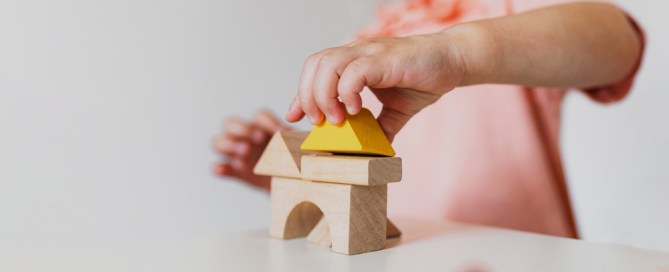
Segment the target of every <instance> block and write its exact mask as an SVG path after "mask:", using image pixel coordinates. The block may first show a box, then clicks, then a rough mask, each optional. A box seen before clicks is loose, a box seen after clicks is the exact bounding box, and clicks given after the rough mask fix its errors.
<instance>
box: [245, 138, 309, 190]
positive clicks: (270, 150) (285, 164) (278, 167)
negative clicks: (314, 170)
mask: <svg viewBox="0 0 669 272" xmlns="http://www.w3.org/2000/svg"><path fill="white" fill-rule="evenodd" d="M307 134H308V132H304V131H279V132H277V133H275V134H274V136H272V139H271V140H270V141H269V143H268V144H267V147H266V148H265V151H264V152H263V153H262V155H261V156H260V159H259V160H258V163H257V164H256V166H255V168H253V173H255V174H256V175H264V176H275V177H288V178H297V179H299V178H302V175H301V174H300V164H301V162H302V155H305V154H312V153H313V152H304V151H302V150H300V148H299V146H300V144H301V143H302V141H304V138H306V137H307Z"/></svg>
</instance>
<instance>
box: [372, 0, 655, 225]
mask: <svg viewBox="0 0 669 272" xmlns="http://www.w3.org/2000/svg"><path fill="white" fill-rule="evenodd" d="M564 2H568V1H560V0H541V1H539V0H537V1H530V0H476V1H474V0H471V1H459V0H409V1H407V2H405V3H398V4H396V5H394V6H387V7H382V8H380V10H379V17H380V22H378V23H377V24H375V25H372V26H369V27H367V28H364V29H363V30H362V31H361V32H360V37H378V36H406V35H411V34H421V33H433V32H437V31H440V30H442V29H444V28H445V27H448V26H449V25H452V24H454V23H458V22H463V21H469V20H476V19H482V18H489V17H496V16H503V15H509V14H512V13H516V12H522V11H526V10H529V9H534V8H539V7H542V6H547V5H551V4H557V3H564ZM640 33H641V32H640ZM641 36H642V35H641ZM635 73H636V71H635V72H634V73H633V74H631V75H630V76H629V77H628V78H627V79H626V80H624V81H622V82H620V83H618V84H612V85H610V86H603V87H601V88H595V89H590V90H582V92H583V93H585V94H587V95H588V96H589V97H591V98H592V99H594V100H595V101H598V102H603V103H606V102H613V101H617V100H620V99H622V98H623V97H624V96H625V95H626V94H627V92H628V91H629V89H630V87H631V83H632V79H633V76H634V74H635ZM566 93H567V90H564V89H547V88H529V87H523V86H512V85H480V86H472V87H465V88H458V89H456V90H454V91H452V92H450V93H448V94H446V95H445V96H444V97H442V98H441V99H440V100H439V101H437V102H436V103H435V104H434V105H431V106H429V107H428V108H426V109H424V110H423V111H421V112H420V113H418V114H417V115H416V116H415V117H414V118H413V119H411V121H410V122H409V123H408V124H407V125H406V126H405V127H404V128H403V129H402V131H400V133H399V134H398V135H397V137H396V138H395V141H394V143H393V146H394V147H395V150H396V152H397V154H398V156H400V157H402V158H403V163H404V168H403V171H404V175H403V180H402V182H400V183H396V184H391V185H390V186H389V196H388V198H389V214H390V216H391V217H392V216H398V215H400V216H411V217H419V218H427V219H432V220H434V219H451V220H458V221H464V222H471V223H479V224H487V225H494V226H499V227H506V228H513V229H519V230H526V231H533V232H539V233H545V234H552V235H559V236H568V237H577V236H578V234H577V231H576V224H575V223H574V218H573V214H572V211H571V206H570V202H569V195H568V190H567V186H566V183H565V178H564V173H563V169H562V164H561V159H560V151H559V148H558V135H559V126H560V107H561V104H562V99H563V98H564V96H565V94H566ZM365 105H366V106H367V107H370V108H371V109H372V110H375V112H376V113H377V114H378V112H379V110H380V105H379V103H378V102H377V101H376V99H375V98H374V97H373V95H372V94H371V93H370V92H365Z"/></svg>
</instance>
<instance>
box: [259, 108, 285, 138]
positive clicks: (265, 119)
mask: <svg viewBox="0 0 669 272" xmlns="http://www.w3.org/2000/svg"><path fill="white" fill-rule="evenodd" d="M253 122H254V123H255V125H256V127H257V128H258V129H260V130H261V131H262V132H264V133H265V134H270V135H272V134H274V133H275V132H277V131H279V130H281V129H283V128H284V125H283V123H282V122H281V120H279V118H278V117H276V115H274V113H272V112H270V111H269V110H265V109H263V110H260V111H259V112H258V113H257V114H256V116H255V118H254V120H253Z"/></svg>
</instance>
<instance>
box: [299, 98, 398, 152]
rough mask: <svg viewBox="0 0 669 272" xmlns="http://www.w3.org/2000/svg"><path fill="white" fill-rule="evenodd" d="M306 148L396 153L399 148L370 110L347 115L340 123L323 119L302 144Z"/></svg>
mask: <svg viewBox="0 0 669 272" xmlns="http://www.w3.org/2000/svg"><path fill="white" fill-rule="evenodd" d="M301 148H302V150H310V151H326V152H333V153H352V154H367V155H383V156H390V157H392V156H395V150H393V147H392V146H390V142H389V141H388V138H386V135H385V134H384V133H383V130H382V129H381V126H379V123H378V122H376V119H375V118H374V115H372V113H371V112H370V111H369V110H368V109H364V108H363V109H362V111H360V113H358V114H356V115H348V114H347V115H346V120H345V121H344V122H343V123H342V124H340V125H337V126H335V125H332V124H330V122H328V121H327V120H326V121H323V122H322V123H321V124H320V125H318V126H316V127H314V129H313V130H312V131H311V133H309V136H307V139H305V140H304V142H303V143H302V146H301Z"/></svg>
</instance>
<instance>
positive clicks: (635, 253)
mask: <svg viewBox="0 0 669 272" xmlns="http://www.w3.org/2000/svg"><path fill="white" fill-rule="evenodd" d="M396 223H397V225H398V226H399V227H400V229H402V231H403V232H404V233H403V236H402V238H400V239H395V240H392V241H389V242H388V248H386V249H385V250H382V251H376V252H371V253H365V254H361V255H354V256H345V255H340V254H337V253H333V252H331V251H330V249H329V248H324V247H320V246H315V245H311V244H309V243H307V242H306V240H305V239H294V240H286V241H281V240H275V239H271V238H269V236H268V235H267V231H266V230H256V231H248V232H243V233H237V234H225V235H218V236H211V237H197V238H191V239H178V240H174V241H160V242H143V243H117V244H105V245H102V244H68V245H48V246H47V245H36V246H28V247H22V248H11V249H10V248H5V247H3V246H2V245H0V271H161V272H164V271H291V272H293V271H366V272H367V271H415V272H418V271H470V272H473V271H513V272H521V271H533V272H534V271H588V272H590V271H607V272H614V271H625V272H629V271H653V272H669V254H668V253H661V252H653V251H645V250H640V249H635V248H631V247H627V246H617V245H604V244H595V243H589V242H584V241H579V240H572V239H564V238H555V237H550V236H544V235H537V234H531V233H525V232H519V231H510V230H503V229H496V228H490V227H482V226H476V225H467V224H458V223H434V222H431V223H428V222H420V221H417V220H406V219H405V220H397V221H396Z"/></svg>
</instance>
